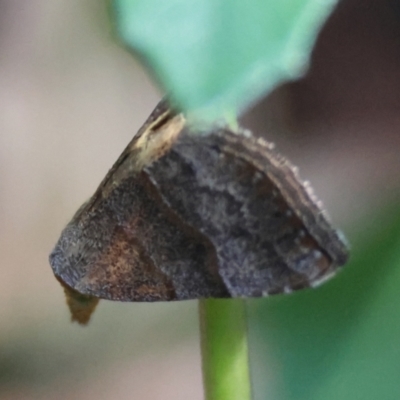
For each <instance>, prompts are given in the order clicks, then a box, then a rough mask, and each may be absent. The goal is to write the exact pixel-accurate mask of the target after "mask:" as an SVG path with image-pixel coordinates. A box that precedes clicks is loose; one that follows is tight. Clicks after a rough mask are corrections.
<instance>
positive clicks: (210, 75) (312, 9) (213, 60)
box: [114, 0, 336, 117]
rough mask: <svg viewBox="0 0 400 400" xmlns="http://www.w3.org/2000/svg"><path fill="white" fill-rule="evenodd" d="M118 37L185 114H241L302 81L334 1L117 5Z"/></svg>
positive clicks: (186, 0)
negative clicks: (256, 102) (281, 85)
mask: <svg viewBox="0 0 400 400" xmlns="http://www.w3.org/2000/svg"><path fill="white" fill-rule="evenodd" d="M114 3H115V10H116V17H117V25H118V30H119V33H120V35H121V37H122V38H123V39H124V41H125V42H126V43H127V44H128V45H129V46H131V47H132V48H133V49H134V50H135V51H137V52H139V53H140V54H142V55H143V57H144V59H145V62H146V63H147V64H148V65H149V66H150V67H151V69H152V71H153V72H154V74H155V75H156V77H157V79H158V80H159V81H160V82H161V84H162V85H163V86H164V87H165V88H166V90H168V91H170V92H171V94H172V96H173V97H174V98H175V100H176V101H178V103H179V104H180V105H181V106H182V107H183V108H185V109H190V110H192V109H197V110H199V109H202V110H203V111H206V112H205V113H204V112H203V116H204V115H206V116H208V117H215V116H219V115H221V113H225V112H227V111H228V112H230V111H232V110H234V111H238V110H241V109H243V108H244V107H245V106H246V105H249V103H251V102H253V101H254V100H256V99H257V98H258V97H260V96H261V95H263V94H264V93H266V92H268V91H270V90H272V89H273V88H274V87H275V86H276V85H278V84H279V83H280V82H282V81H284V80H287V79H291V78H294V77H297V76H299V74H301V72H302V71H303V70H304V67H305V66H306V64H307V60H308V57H309V54H310V51H311V48H312V45H313V43H314V40H315V36H316V34H317V32H318V29H319V28H320V26H321V24H322V23H323V22H324V20H325V18H326V16H327V15H328V14H329V12H330V10H331V9H332V7H333V5H334V4H335V3H336V0H279V1H276V0H247V1H243V0H230V1H226V0H168V1H166V0H114Z"/></svg>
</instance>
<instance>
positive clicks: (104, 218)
mask: <svg viewBox="0 0 400 400" xmlns="http://www.w3.org/2000/svg"><path fill="white" fill-rule="evenodd" d="M193 130H194V128H193V127H188V124H187V122H186V120H185V118H184V116H183V115H182V114H177V113H174V112H172V111H170V110H169V108H168V106H167V104H166V103H165V102H162V103H160V105H159V106H158V107H157V108H156V110H155V111H154V112H153V114H152V115H151V116H150V117H149V119H148V120H147V122H146V123H145V125H144V127H143V128H142V129H141V130H140V131H139V132H138V134H137V135H136V136H135V138H134V139H133V140H132V141H131V143H129V145H128V146H127V148H126V149H125V150H124V152H123V153H122V155H121V157H120V158H119V159H118V160H117V162H116V163H115V165H114V166H113V168H112V169H111V170H110V172H109V173H108V174H107V176H106V177H105V179H104V180H103V182H102V183H101V185H100V186H99V188H98V190H97V191H96V193H95V194H94V195H93V197H92V198H91V199H90V200H89V201H88V202H87V203H86V204H84V205H83V206H82V207H81V209H80V210H78V212H77V213H76V215H75V216H74V218H73V219H72V221H71V222H70V223H69V224H68V226H67V227H66V228H65V229H64V231H63V233H62V235H61V237H60V239H59V241H58V243H57V245H56V247H55V248H54V250H53V252H52V254H51V256H50V263H51V265H52V268H53V271H54V273H55V275H56V277H57V278H58V279H59V280H60V281H61V282H62V283H63V285H64V286H65V287H66V288H67V289H68V288H69V289H71V291H70V293H69V295H70V301H69V302H70V303H71V304H73V305H74V307H75V309H79V310H80V308H81V305H82V304H86V303H88V302H89V301H90V296H93V297H99V298H105V299H110V300H120V301H157V300H183V299H196V298H203V297H237V296H243V297H255V296H265V295H269V294H276V293H282V292H286V293H287V292H291V291H293V290H297V289H301V288H305V287H308V286H315V285H316V284H318V283H319V282H321V281H323V280H325V279H326V278H328V277H329V276H331V275H332V274H333V273H334V272H335V271H336V270H337V269H338V267H339V266H341V265H343V264H344V262H345V261H346V259H347V250H346V246H345V245H344V243H343V241H342V240H341V238H340V236H339V235H338V233H337V232H336V231H335V230H334V229H333V228H332V227H331V225H330V223H329V222H328V220H327V218H326V216H325V214H324V212H323V211H322V209H321V206H320V205H319V203H318V201H317V200H316V199H315V198H314V196H313V195H312V193H311V192H310V190H309V189H307V187H306V185H304V184H303V183H302V182H301V181H300V179H299V178H298V176H297V173H296V171H295V169H294V167H292V166H291V165H290V164H289V162H288V161H287V160H285V159H284V158H283V157H282V156H280V155H278V154H277V153H276V152H274V151H273V150H272V149H271V146H270V145H269V144H268V143H266V142H264V141H262V140H256V139H254V138H253V137H252V136H251V135H250V134H249V133H247V132H244V131H243V132H242V131H239V132H232V131H231V130H229V129H228V128H221V127H218V128H216V127H214V128H211V130H210V129H206V130H205V132H196V134H192V131H193ZM80 294H82V295H84V296H89V297H80ZM88 304H89V303H88ZM90 304H92V305H91V307H92V309H93V308H94V306H95V303H90ZM79 312H81V311H79ZM75 318H76V319H79V318H80V319H81V320H86V319H87V318H88V315H87V314H84V313H83V314H82V316H81V317H78V316H75Z"/></svg>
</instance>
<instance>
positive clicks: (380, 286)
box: [251, 210, 400, 400]
mask: <svg viewBox="0 0 400 400" xmlns="http://www.w3.org/2000/svg"><path fill="white" fill-rule="evenodd" d="M390 211H391V212H390V213H388V215H389V218H379V219H378V218H376V219H375V220H374V221H373V222H370V223H369V224H368V228H367V227H365V231H366V232H369V234H368V235H363V236H364V239H359V240H356V239H354V240H352V242H353V251H352V258H351V262H350V264H349V265H348V266H347V267H346V268H345V270H344V271H343V272H341V273H340V274H339V276H338V277H337V278H335V279H333V280H332V281H331V282H329V283H327V284H325V285H324V286H322V287H320V288H318V289H315V290H308V291H304V292H299V293H296V294H293V295H290V296H278V297H275V298H270V299H268V300H262V301H261V302H254V301H252V302H251V306H252V307H251V313H252V323H253V325H252V326H253V328H255V330H256V332H257V336H258V339H259V345H261V348H260V347H257V353H256V354H254V356H255V357H256V358H257V362H258V363H259V364H260V365H262V367H259V368H258V370H257V372H256V380H257V382H258V383H259V385H260V384H261V385H264V383H267V384H266V385H265V386H264V388H263V389H260V388H259V389H260V391H259V393H262V392H266V391H267V390H268V392H271V390H272V391H273V392H274V395H273V397H272V398H273V399H274V400H295V399H296V400H320V399H324V400H354V399H363V400H376V399H385V400H389V399H399V398H400V384H399V376H400V375H399V373H400V372H399V371H400V289H399V288H400V215H399V213H398V211H394V210H390ZM365 236H368V237H365ZM267 371H268V372H267ZM264 374H265V375H264ZM263 375H264V376H263ZM256 398H257V399H263V398H268V396H265V397H263V395H261V396H259V397H256Z"/></svg>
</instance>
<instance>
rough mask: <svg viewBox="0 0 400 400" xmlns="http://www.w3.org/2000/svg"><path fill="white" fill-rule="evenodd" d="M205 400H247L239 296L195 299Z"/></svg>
mask: <svg viewBox="0 0 400 400" xmlns="http://www.w3.org/2000/svg"><path fill="white" fill-rule="evenodd" d="M199 311H200V334H201V354H202V364H203V382H204V393H205V399H206V400H250V399H251V385H250V375H249V354H248V344H247V323H246V304H245V301H244V300H242V299H226V300H225V299H224V300H221V299H218V300H216V299H207V300H200V301H199Z"/></svg>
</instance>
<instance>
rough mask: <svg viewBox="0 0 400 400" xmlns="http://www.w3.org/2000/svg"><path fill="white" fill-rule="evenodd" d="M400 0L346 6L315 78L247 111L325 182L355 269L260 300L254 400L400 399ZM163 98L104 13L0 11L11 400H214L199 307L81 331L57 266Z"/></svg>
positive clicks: (6, 382)
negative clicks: (77, 215) (54, 261)
mask: <svg viewBox="0 0 400 400" xmlns="http://www.w3.org/2000/svg"><path fill="white" fill-rule="evenodd" d="M399 71H400V2H398V1H397V0H381V1H379V2H377V1H374V0H364V1H362V2H360V1H356V0H342V1H341V2H340V3H339V6H338V7H337V9H336V10H335V12H334V13H333V15H332V16H331V17H330V19H329V20H328V22H327V24H326V25H325V27H324V28H323V30H322V32H321V34H320V36H319V40H318V42H317V45H316V48H315V51H314V54H313V59H312V64H311V67H310V70H309V72H308V74H307V76H306V77H305V78H304V79H302V80H300V81H298V82H292V83H290V84H286V85H284V86H281V87H279V88H277V89H276V90H275V91H274V92H273V93H272V94H271V95H270V96H269V97H268V98H266V99H264V100H263V101H262V102H260V103H259V104H257V105H255V106H254V107H253V108H252V109H251V110H249V112H248V113H247V114H246V115H244V116H243V118H242V122H243V124H244V125H245V126H247V127H249V128H251V129H253V130H254V132H255V133H256V134H258V135H263V136H265V137H266V138H268V140H271V141H274V142H275V143H277V146H278V149H279V150H280V151H281V152H282V153H283V154H285V155H287V156H288V157H289V158H290V159H291V160H292V162H293V163H294V164H296V165H298V166H300V173H301V176H302V177H303V178H307V179H309V180H310V181H311V183H312V185H313V187H314V188H315V191H316V193H317V195H318V196H319V197H320V198H321V199H322V200H323V202H324V204H325V205H326V208H327V209H328V211H329V213H330V215H331V216H332V220H333V221H334V224H335V226H339V227H341V229H342V230H343V231H344V232H345V233H346V236H347V237H348V238H349V240H350V242H351V244H352V260H351V262H350V264H349V266H348V267H347V268H346V270H345V271H343V272H342V273H341V274H340V275H339V277H338V278H335V279H334V280H333V281H332V282H329V283H327V284H326V285H324V286H323V287H321V288H319V289H316V290H310V291H304V292H301V293H297V294H294V295H290V296H277V297H276V298H273V299H264V300H251V301H249V302H248V312H249V318H250V325H249V330H250V347H251V368H252V374H253V385H254V389H255V399H257V400H258V399H259V400H261V399H273V400H279V399H282V400H288V399H293V400H294V399H304V400H305V399H322V398H323V399H324V400H326V399H346V400H347V399H349V400H350V399H352V400H354V399H361V398H362V399H376V398H380V399H384V400H386V399H398V398H400V383H399V382H400V379H399V378H400V372H399V371H400V346H399V340H398V338H399V337H400V310H399V306H398V305H399V304H400V291H399V290H398V287H399V284H400V269H399V268H398V264H399V260H400V246H399V244H400V212H399V210H398V206H397V205H398V203H399V202H398V200H399V193H400V178H399V173H398V171H399V170H400V157H399V152H400V135H399V134H398V131H399V129H400V113H399V109H400V72H399ZM160 97H161V91H160V90H158V89H157V88H156V86H155V83H154V82H153V81H152V79H151V77H150V76H149V74H148V73H147V72H146V71H145V69H144V68H143V67H142V66H141V65H140V64H139V63H138V61H137V60H136V59H135V58H134V57H133V56H132V55H131V54H129V53H128V52H127V51H126V49H124V48H123V47H121V46H120V45H119V44H118V43H117V41H116V40H115V39H114V35H113V32H112V28H111V23H110V20H109V13H108V9H107V6H106V2H101V1H97V0H84V1H82V0H68V1H67V0H52V1H45V0H31V1H29V2H27V1H22V0H17V1H15V0H0V222H1V223H0V252H1V256H2V257H1V263H0V277H1V278H0V300H1V302H0V318H1V325H0V399H7V400H8V399H10V400H11V399H12V400H14V399H83V400H86V399H88V400H89V399H94V398H96V399H114V398H117V399H132V398H135V399H139V398H140V399H153V400H157V399H163V400H165V399H175V400H179V399H182V400H183V399H192V400H196V399H202V397H203V393H202V382H201V379H202V378H201V367H200V349H199V335H198V318H197V303H196V302H195V301H188V302H180V303H175V304H123V303H112V302H106V301H102V302H101V303H100V305H99V306H98V309H97V310H96V312H95V314H94V316H93V319H92V321H91V323H90V324H89V326H88V327H84V328H82V327H80V326H78V325H76V324H71V323H70V318H69V314H68V310H67V307H66V305H65V300H64V295H63V291H62V289H61V287H60V286H59V284H58V283H57V281H56V280H55V279H54V277H53V275H52V272H51V268H50V266H49V264H48V254H49V253H50V251H51V249H52V247H53V245H54V244H55V242H56V241H57V239H58V237H59V234H60V232H61V230H62V228H63V227H64V226H65V224H66V223H67V222H68V221H69V219H70V218H71V217H72V215H73V214H74V212H75V211H76V209H77V208H78V207H79V206H80V205H81V204H82V203H83V202H84V201H85V200H86V199H87V198H88V197H90V196H91V194H92V193H93V192H94V190H95V189H96V187H97V185H98V184H99V182H100V181H101V179H102V178H103V177H104V175H105V174H106V172H107V171H108V169H109V168H110V167H111V166H112V164H113V162H114V161H115V160H116V159H117V157H118V156H119V154H120V153H121V151H122V150H123V148H124V147H125V146H126V144H127V143H128V142H129V140H130V139H131V138H132V136H133V135H134V134H135V133H136V131H137V129H138V128H139V127H140V126H141V124H142V123H143V121H144V120H145V119H146V118H147V116H148V115H149V114H150V112H151V111H152V109H153V108H154V106H155V105H156V103H157V101H158V99H159V98H160Z"/></svg>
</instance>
